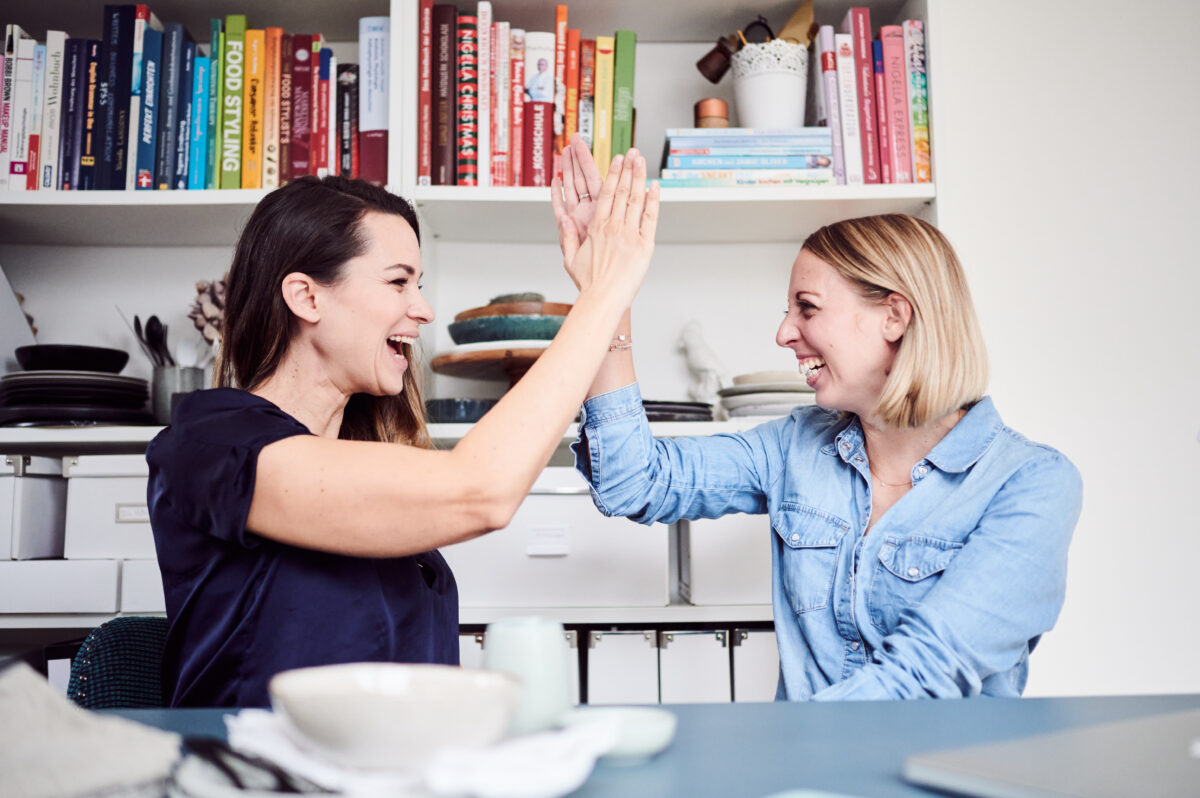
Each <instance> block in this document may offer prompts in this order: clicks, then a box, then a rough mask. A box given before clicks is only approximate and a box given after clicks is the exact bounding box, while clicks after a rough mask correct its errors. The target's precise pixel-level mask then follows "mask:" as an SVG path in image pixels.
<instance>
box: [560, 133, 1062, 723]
mask: <svg viewBox="0 0 1200 798" xmlns="http://www.w3.org/2000/svg"><path fill="white" fill-rule="evenodd" d="M564 173H565V183H566V185H565V186H560V187H559V188H560V190H561V192H562V194H563V197H562V198H560V197H559V196H558V194H557V192H556V196H555V206H556V215H557V217H558V220H559V236H560V243H561V244H562V246H563V252H564V256H565V258H566V261H567V263H568V271H570V272H572V273H576V272H582V270H583V269H585V268H586V264H587V262H588V261H589V259H590V257H592V255H591V249H589V248H588V247H586V246H585V247H583V248H582V249H581V248H580V246H579V245H580V235H579V231H580V230H583V229H585V224H586V221H587V218H588V213H589V210H590V209H589V208H588V207H587V203H588V194H589V190H588V189H589V187H590V186H592V185H599V179H598V174H596V173H595V171H594V165H593V164H592V163H591V159H590V157H589V156H588V155H587V153H586V148H583V147H580V146H577V145H575V144H572V146H571V148H570V149H569V151H568V154H567V158H566V166H565V168H564ZM775 340H776V343H777V344H778V345H779V346H782V347H784V348H786V349H790V350H792V351H793V352H794V353H795V355H796V365H797V368H798V369H799V370H800V372H801V374H803V375H804V376H805V377H806V379H807V382H808V384H809V385H810V386H811V387H812V388H813V389H814V390H815V391H816V402H817V406H816V407H811V406H809V407H798V408H796V409H794V410H793V411H792V412H791V414H790V415H789V416H787V417H786V418H781V419H778V420H776V421H772V422H770V423H767V424H764V425H762V426H759V427H756V428H754V429H752V430H749V431H747V432H743V433H739V434H734V435H714V436H712V437H696V438H677V439H664V440H654V439H652V437H651V434H650V427H649V425H648V424H647V422H646V416H645V413H644V412H643V410H642V403H641V396H640V394H639V392H638V386H637V378H636V375H635V374H634V368H633V349H632V346H633V343H634V342H633V337H632V334H631V331H630V326H629V316H628V314H626V316H625V318H624V320H623V321H622V323H621V326H620V327H618V329H617V338H616V339H615V340H614V343H613V344H612V345H611V347H610V351H609V353H608V354H607V356H606V357H605V360H604V363H603V365H602V366H601V368H600V371H599V373H598V375H597V377H596V380H595V382H594V383H593V384H592V386H591V389H590V390H589V392H588V399H587V401H586V402H585V404H584V410H583V420H582V423H581V425H580V433H579V439H578V441H577V442H576V443H575V444H574V447H573V448H574V450H575V456H576V467H577V468H578V469H579V471H580V472H581V473H582V474H583V475H584V477H585V478H587V479H588V480H589V481H590V483H591V485H592V488H593V495H594V498H595V501H596V505H597V507H598V508H599V509H600V510H601V512H603V513H604V514H606V515H620V516H627V517H629V518H631V519H633V520H635V521H639V522H642V523H647V524H649V523H671V522H674V521H676V520H678V519H682V518H687V519H696V518H716V517H718V516H722V515H726V514H728V513H762V514H766V515H768V516H769V517H770V522H771V530H772V532H771V536H770V546H771V551H772V555H771V556H772V574H773V576H772V578H773V581H774V585H773V591H772V601H773V605H774V616H775V630H776V634H777V637H778V641H779V655H780V680H779V688H778V693H777V697H778V698H788V699H792V700H807V699H815V700H849V699H899V698H922V697H933V698H939V697H962V696H974V695H991V696H1018V695H1020V694H1021V692H1022V690H1023V689H1024V687H1025V682H1026V676H1027V673H1028V661H1029V654H1030V652H1031V651H1032V650H1033V648H1034V646H1035V645H1036V644H1037V642H1038V639H1039V638H1040V636H1041V635H1042V634H1043V633H1044V632H1046V631H1047V630H1049V629H1050V628H1051V627H1052V626H1053V625H1054V622H1055V619H1056V618H1057V617H1058V613H1059V610H1060V609H1061V607H1062V603H1063V596H1064V591H1065V583H1066V572H1067V547H1068V544H1069V542H1070V539H1071V533H1072V531H1073V529H1074V527H1075V523H1076V521H1077V520H1078V517H1079V511H1080V500H1081V491H1082V487H1081V483H1080V478H1079V474H1078V472H1077V471H1076V469H1075V467H1074V466H1073V465H1072V464H1071V463H1070V462H1069V461H1068V460H1067V459H1066V458H1065V457H1064V456H1062V455H1061V454H1060V453H1058V452H1057V451H1055V450H1054V449H1051V448H1050V447H1048V446H1044V445H1041V444H1038V443H1034V442H1032V441H1029V440H1027V439H1025V438H1023V437H1022V436H1021V435H1019V434H1018V433H1017V432H1015V431H1013V430H1012V429H1010V428H1008V427H1007V426H1005V425H1004V422H1003V421H1002V420H1001V418H1000V415H999V413H998V412H997V410H996V408H995V406H994V405H993V403H992V400H991V399H990V398H988V397H987V396H985V395H984V391H985V387H986V383H987V362H986V352H985V349H984V345H983V340H982V337H981V334H980V330H979V325H978V322H977V320H976V317H975V311H974V308H973V305H972V302H971V296H970V292H969V291H968V288H967V283H966V279H965V277H964V275H963V271H962V267H961V266H960V264H959V261H958V258H957V257H956V256H955V253H954V251H953V249H952V248H951V246H950V244H949V242H948V241H947V240H946V239H945V237H944V236H943V235H942V234H941V233H940V232H938V230H937V229H936V228H934V227H933V226H931V225H929V224H927V223H925V222H923V221H920V220H918V219H915V218H913V217H910V216H904V215H899V214H893V215H886V216H873V217H867V218H863V219H850V220H847V221H843V222H838V223H836V224H831V225H829V226H827V227H823V228H821V229H820V230H818V231H816V232H815V233H813V234H812V235H810V236H809V237H808V239H807V240H805V242H804V245H803V246H802V248H801V250H800V253H799V255H798V256H797V257H796V260H795V262H794V264H793V265H792V272H791V280H790V282H789V284H788V290H787V309H786V313H785V315H784V319H783V322H782V324H780V326H779V331H778V333H777V335H776V339H775ZM764 543H766V541H764Z"/></svg>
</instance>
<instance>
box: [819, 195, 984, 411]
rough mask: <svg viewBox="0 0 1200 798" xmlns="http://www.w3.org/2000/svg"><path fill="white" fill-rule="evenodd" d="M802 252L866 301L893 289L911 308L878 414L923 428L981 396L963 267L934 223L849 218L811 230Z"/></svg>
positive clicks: (980, 364)
mask: <svg viewBox="0 0 1200 798" xmlns="http://www.w3.org/2000/svg"><path fill="white" fill-rule="evenodd" d="M803 249H806V250H808V251H809V252H811V253H812V254H813V255H816V256H817V257H818V258H820V259H821V260H823V261H824V262H826V263H828V264H829V265H830V266H832V267H833V268H834V269H835V270H837V272H838V273H839V274H841V275H842V276H843V277H845V278H846V279H847V280H849V281H850V282H851V283H853V284H854V285H856V286H858V288H859V290H860V291H861V292H862V295H863V297H864V298H866V299H867V300H868V301H871V300H873V301H876V302H882V301H883V300H885V299H886V298H887V297H888V296H889V295H890V294H893V293H896V294H900V295H901V296H903V297H904V298H905V299H907V300H908V302H909V304H910V305H912V310H913V314H912V320H911V321H910V322H909V325H908V328H907V329H906V330H905V332H904V336H903V337H902V338H901V339H900V343H899V348H898V350H897V352H896V359H895V361H894V363H893V364H892V370H891V373H890V374H889V375H888V378H887V381H886V382H885V383H884V386H883V393H882V394H881V395H880V397H879V404H878V405H877V406H876V408H875V415H876V416H877V417H878V418H879V420H880V421H881V422H882V423H884V424H886V425H888V426H892V427H922V426H925V425H926V424H928V423H930V422H932V421H936V420H937V419H939V418H941V417H942V416H945V415H946V414H948V413H951V412H953V411H955V410H958V409H960V408H964V407H968V406H970V405H971V404H973V403H974V402H976V401H978V400H979V399H980V398H981V397H982V396H983V394H984V392H985V390H986V389H987V378H988V367H987V350H986V348H985V347H984V345H983V334H982V333H981V332H980V329H979V321H978V319H977V318H976V316H975V305H974V303H973V302H972V301H971V292H970V289H968V288H967V279H966V276H965V275H964V274H963V270H962V264H960V263H959V261H958V256H957V255H955V254H954V249H953V247H951V246H950V242H949V241H947V240H946V237H945V236H944V235H942V234H941V232H940V231H938V229H937V228H936V227H934V226H933V225H931V224H929V223H927V222H923V221H921V220H920V219H916V218H914V217H912V216H907V215H904V214H899V213H892V214H884V215H881V216H865V217H863V218H861V219H847V220H845V221H841V222H836V223H834V224H831V225H826V226H825V227H822V228H821V229H820V230H818V231H817V232H815V233H813V234H812V235H810V236H809V237H808V238H807V239H806V240H805V241H804V246H803Z"/></svg>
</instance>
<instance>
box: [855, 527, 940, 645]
mask: <svg viewBox="0 0 1200 798" xmlns="http://www.w3.org/2000/svg"><path fill="white" fill-rule="evenodd" d="M962 547H963V544H962V543H960V542H957V541H952V540H942V539H940V538H930V537H921V536H920V535H914V536H912V537H908V538H899V537H896V536H893V535H889V536H888V537H887V539H886V540H884V543H883V548H881V549H880V550H879V562H878V564H877V565H876V566H875V574H874V576H873V578H872V581H871V593H870V595H869V596H868V597H867V606H868V608H869V611H870V615H871V623H873V624H875V628H877V629H878V630H879V631H881V632H883V633H884V634H890V633H891V632H892V631H894V630H895V628H896V625H897V624H898V623H899V621H900V613H901V612H903V611H904V610H905V609H907V608H908V607H911V606H913V605H914V604H918V603H920V602H921V600H922V599H924V598H925V595H926V594H927V593H929V591H930V590H931V589H932V588H933V586H934V585H935V584H937V581H938V578H939V577H940V576H941V573H942V571H944V570H946V566H948V565H949V564H950V561H951V560H953V559H954V556H955V555H956V554H958V552H959V551H960V550H961V549H962Z"/></svg>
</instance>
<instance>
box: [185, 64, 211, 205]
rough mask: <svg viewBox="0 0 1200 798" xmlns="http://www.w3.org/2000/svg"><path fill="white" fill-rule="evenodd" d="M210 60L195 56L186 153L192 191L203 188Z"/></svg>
mask: <svg viewBox="0 0 1200 798" xmlns="http://www.w3.org/2000/svg"><path fill="white" fill-rule="evenodd" d="M211 66H212V60H211V59H210V58H209V57H208V56H206V55H198V56H196V63H195V65H194V67H193V71H194V73H195V77H194V79H193V80H192V87H193V89H192V143H191V146H190V149H189V152H188V185H187V187H188V188H189V189H192V190H202V189H203V188H204V177H205V171H204V160H205V156H206V155H207V154H208V75H209V69H210V67H211Z"/></svg>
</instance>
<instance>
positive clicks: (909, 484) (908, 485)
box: [871, 474, 912, 488]
mask: <svg viewBox="0 0 1200 798" xmlns="http://www.w3.org/2000/svg"><path fill="white" fill-rule="evenodd" d="M871 478H872V479H874V480H875V481H876V482H878V483H879V484H880V485H883V486H884V487H885V488H911V487H912V480H911V479H910V480H909V481H908V482H896V483H895V484H893V483H891V482H884V481H883V480H882V479H880V478H879V477H877V476H875V475H874V474H872V475H871Z"/></svg>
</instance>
